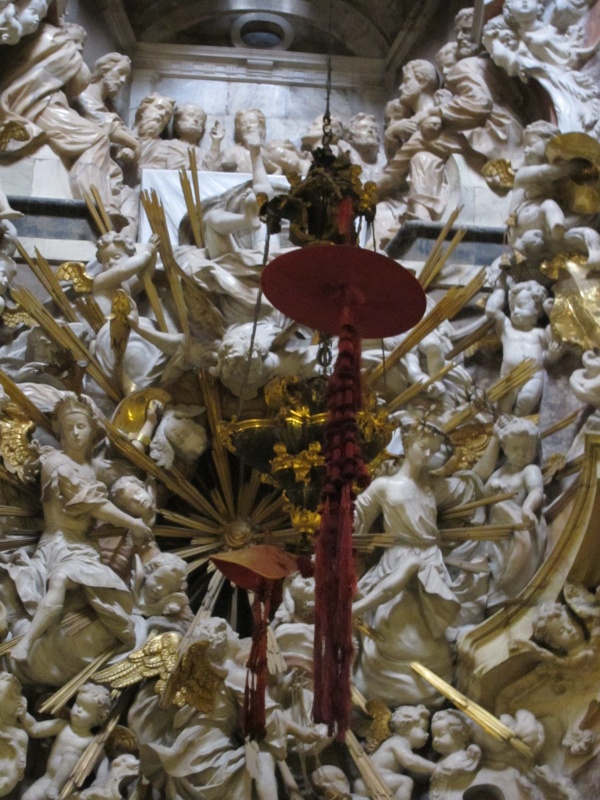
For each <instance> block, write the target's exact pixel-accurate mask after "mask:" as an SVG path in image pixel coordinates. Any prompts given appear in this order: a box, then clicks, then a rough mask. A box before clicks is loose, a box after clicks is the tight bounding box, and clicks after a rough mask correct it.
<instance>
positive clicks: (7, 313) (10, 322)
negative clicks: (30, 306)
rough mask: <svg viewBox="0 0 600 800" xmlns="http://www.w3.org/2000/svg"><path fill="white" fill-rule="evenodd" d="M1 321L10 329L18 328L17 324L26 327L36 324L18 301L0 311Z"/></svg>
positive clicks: (33, 326)
mask: <svg viewBox="0 0 600 800" xmlns="http://www.w3.org/2000/svg"><path fill="white" fill-rule="evenodd" d="M2 322H3V323H4V324H5V325H6V327H7V328H10V329H11V330H13V329H14V328H18V327H19V325H27V327H28V328H35V327H36V325H37V322H36V321H35V320H34V318H33V317H32V316H31V314H30V313H29V312H28V311H26V310H25V309H24V308H23V306H22V305H20V304H19V303H17V304H16V305H14V306H12V307H10V306H6V308H5V309H4V311H3V313H2Z"/></svg>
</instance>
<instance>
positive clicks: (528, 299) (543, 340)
mask: <svg viewBox="0 0 600 800" xmlns="http://www.w3.org/2000/svg"><path fill="white" fill-rule="evenodd" d="M506 295H507V291H506V289H505V288H503V287H502V286H498V287H497V288H496V289H494V291H493V292H492V294H491V295H490V296H489V298H488V301H487V304H486V315H487V316H488V318H489V319H493V320H494V321H495V323H496V332H497V333H498V336H499V337H500V339H501V341H502V366H501V368H500V374H501V375H505V374H506V373H507V372H509V371H510V370H511V369H514V367H516V366H518V365H519V364H521V363H522V362H523V360H524V359H531V361H533V362H534V363H535V364H536V365H537V366H538V370H537V372H536V373H535V375H534V376H533V377H532V378H530V379H529V380H528V381H527V383H526V384H525V385H524V386H522V387H521V388H520V389H518V390H515V391H513V392H510V393H509V394H508V395H506V396H505V397H504V399H503V400H501V401H500V404H499V408H500V410H501V411H505V412H512V413H513V414H515V415H516V416H519V417H522V416H527V415H528V414H531V413H533V412H534V411H536V410H537V408H538V406H539V402H540V399H541V397H542V389H543V383H544V370H543V367H544V364H545V363H548V362H549V361H550V360H552V359H556V358H557V357H558V356H559V355H560V347H559V343H558V341H557V340H556V337H555V336H554V334H553V333H552V330H551V328H550V325H548V326H547V327H546V328H539V327H537V323H538V321H539V319H540V318H541V317H543V315H544V301H545V300H546V299H547V297H548V293H547V291H546V289H545V288H544V287H543V286H542V285H541V284H539V283H538V282H537V281H522V282H521V283H513V284H512V285H511V286H510V288H509V289H508V307H509V314H508V315H507V314H505V313H504V310H503V309H504V304H505V302H506Z"/></svg>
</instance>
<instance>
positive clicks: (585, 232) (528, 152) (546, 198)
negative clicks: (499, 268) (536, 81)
mask: <svg viewBox="0 0 600 800" xmlns="http://www.w3.org/2000/svg"><path fill="white" fill-rule="evenodd" d="M559 132H560V131H559V129H558V128H557V127H556V126H555V125H553V124H552V123H550V122H544V121H538V122H533V123H531V124H530V125H528V126H527V127H526V128H525V130H524V131H523V146H524V155H523V165H522V166H521V167H519V169H518V170H517V172H516V174H515V183H514V189H513V192H512V197H511V203H510V217H509V220H508V226H509V228H508V231H509V235H508V240H509V243H510V245H511V248H512V250H513V257H516V258H517V259H523V258H525V259H527V260H528V261H530V262H533V263H534V264H539V263H540V262H541V261H542V259H544V258H546V259H551V258H553V257H554V256H556V255H557V254H560V253H564V252H576V253H577V252H583V253H584V254H585V255H586V256H587V265H588V266H589V267H593V268H594V267H597V266H598V265H599V264H600V235H599V234H598V232H597V231H595V230H594V229H593V228H592V227H589V226H588V225H586V224H585V223H586V222H587V221H588V220H589V217H587V218H586V217H583V216H581V215H577V214H573V213H570V212H569V211H568V210H567V209H565V207H564V201H563V202H561V199H560V192H561V185H564V182H565V180H566V179H568V178H572V179H574V180H575V181H577V180H579V174H578V172H579V169H580V167H579V165H578V162H577V160H572V161H557V162H555V163H552V164H550V163H549V162H548V159H547V157H546V154H545V150H546V146H547V144H548V142H550V141H551V140H552V139H553V138H554V137H555V136H557V135H558V134H559Z"/></svg>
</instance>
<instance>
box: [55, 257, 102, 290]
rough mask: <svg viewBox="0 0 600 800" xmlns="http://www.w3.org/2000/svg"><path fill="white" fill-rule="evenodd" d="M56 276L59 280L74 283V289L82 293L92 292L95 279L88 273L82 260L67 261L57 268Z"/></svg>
mask: <svg viewBox="0 0 600 800" xmlns="http://www.w3.org/2000/svg"><path fill="white" fill-rule="evenodd" d="M56 277H57V279H58V280H59V281H69V282H70V283H72V284H73V289H75V291H76V292H79V293H80V294H91V293H92V287H93V285H94V279H93V278H92V277H91V276H90V275H88V274H87V272H86V271H85V264H84V263H83V262H82V261H65V262H64V264H61V265H60V267H59V268H58V269H57V270H56Z"/></svg>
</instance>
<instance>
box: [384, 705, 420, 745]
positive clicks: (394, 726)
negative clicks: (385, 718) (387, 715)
mask: <svg viewBox="0 0 600 800" xmlns="http://www.w3.org/2000/svg"><path fill="white" fill-rule="evenodd" d="M428 725H429V711H428V710H427V709H426V708H425V706H423V705H419V706H400V707H399V708H397V709H396V710H395V711H394V713H393V714H392V718H391V719H390V730H391V731H392V732H393V733H395V734H398V735H399V736H403V737H404V738H405V739H407V740H408V742H409V744H410V747H411V749H415V750H418V749H419V748H420V747H423V745H424V744H425V742H426V741H427V739H428V738H429V734H428V732H427V727H428Z"/></svg>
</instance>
